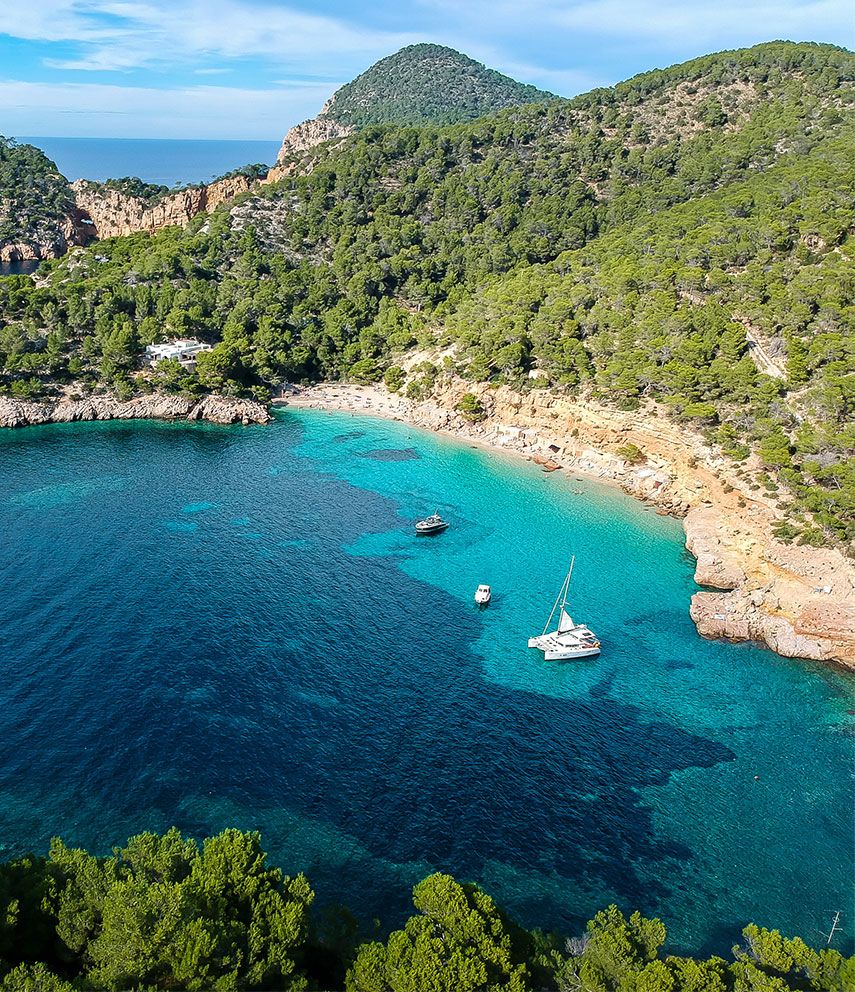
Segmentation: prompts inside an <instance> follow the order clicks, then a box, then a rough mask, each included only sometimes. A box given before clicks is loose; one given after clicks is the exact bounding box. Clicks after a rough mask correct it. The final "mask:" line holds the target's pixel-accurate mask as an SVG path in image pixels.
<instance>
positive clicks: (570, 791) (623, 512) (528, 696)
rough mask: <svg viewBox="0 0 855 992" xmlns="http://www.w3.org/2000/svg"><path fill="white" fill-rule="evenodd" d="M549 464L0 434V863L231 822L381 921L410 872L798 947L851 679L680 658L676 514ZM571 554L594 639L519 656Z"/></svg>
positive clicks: (363, 427)
mask: <svg viewBox="0 0 855 992" xmlns="http://www.w3.org/2000/svg"><path fill="white" fill-rule="evenodd" d="M556 475H557V474H556ZM556 475H547V474H544V473H543V472H541V471H540V470H539V469H538V468H537V467H536V466H533V465H531V464H528V463H525V462H522V461H520V460H517V459H512V458H504V457H502V456H497V455H493V454H489V453H486V452H484V451H482V450H473V449H470V448H469V447H467V446H466V445H463V444H457V443H453V442H449V441H444V440H439V439H437V438H436V437H434V436H432V435H429V434H426V433H423V432H419V431H416V430H411V429H409V428H407V427H405V426H403V425H400V424H397V423H389V422H382V421H376V420H372V419H369V418H359V417H350V416H348V415H342V414H338V415H336V414H323V413H316V412H309V411H304V412H287V413H284V414H281V415H280V416H279V419H278V420H277V422H276V424H274V425H273V426H272V427H268V428H265V427H259V428H243V429H241V428H220V427H214V426H211V425H167V424H142V423H136V424H133V423H132V424H84V425H57V426H51V427H45V428H31V429H28V430H26V431H19V432H14V433H13V432H9V433H6V434H4V435H3V436H2V437H0V493H2V496H0V526H2V531H3V534H4V535H5V537H6V540H5V541H4V542H3V544H2V545H0V577H2V581H3V589H4V595H3V597H2V599H0V657H2V658H3V659H4V666H5V669H6V670H5V673H4V678H3V679H2V682H0V739H2V740H3V742H4V743H5V747H4V749H3V752H2V755H1V756H0V843H2V844H4V845H5V848H4V852H3V853H4V854H5V855H6V856H8V855H10V854H13V853H17V852H20V851H22V850H25V849H28V848H35V849H36V850H44V849H45V848H46V846H47V844H48V841H49V838H50V837H51V836H52V835H54V834H61V835H62V836H63V837H64V838H65V839H66V840H67V841H69V842H74V843H80V844H83V845H86V846H89V847H91V848H94V849H98V850H101V851H107V850H109V848H110V847H111V846H112V845H113V844H115V843H119V842H121V841H123V840H124V839H125V838H126V837H127V836H128V835H129V834H130V833H133V832H136V831H139V830H141V829H144V828H152V829H163V828H166V827H168V826H169V825H171V824H173V823H176V824H178V825H179V826H180V827H182V828H183V829H184V830H186V831H189V832H192V833H195V834H199V835H204V834H207V833H210V832H212V831H215V830H218V829H221V828H222V827H224V826H227V825H236V826H240V827H244V828H258V829H260V830H261V831H262V833H263V836H264V840H265V842H266V846H267V848H268V850H269V851H270V852H271V855H272V857H273V859H274V860H275V861H277V862H278V863H279V864H281V865H282V866H283V867H284V868H286V870H289V871H296V870H298V869H301V870H305V871H307V872H308V874H309V876H310V878H311V880H312V882H313V884H314V886H315V888H316V889H317V891H318V893H319V898H320V899H321V900H324V901H325V900H332V899H335V898H341V899H342V900H343V901H345V902H347V903H348V904H349V905H351V906H352V907H353V908H354V909H356V910H357V911H358V912H359V913H360V915H362V916H363V917H364V918H365V919H370V918H371V917H372V916H380V917H382V919H383V921H384V923H386V924H393V923H397V922H399V921H400V919H401V918H402V916H403V914H404V913H405V911H406V908H407V906H408V889H409V887H410V886H411V885H412V884H413V882H414V881H416V880H417V879H419V878H420V877H422V876H423V875H424V874H426V873H427V872H428V871H430V870H431V869H434V868H442V869H444V870H448V871H452V872H454V873H455V874H457V875H458V876H459V877H462V878H468V879H474V880H477V881H479V882H481V883H482V884H483V885H485V886H486V887H487V888H488V889H489V890H490V891H491V892H492V893H493V894H494V895H495V896H496V898H497V899H498V900H499V901H500V902H501V903H503V904H504V905H505V906H506V907H507V908H508V909H509V910H511V911H512V912H514V913H515V914H516V915H518V916H519V917H520V918H521V919H522V920H523V921H524V922H526V923H529V924H539V925H544V926H558V927H562V928H564V929H565V930H566V931H567V932H572V931H575V930H577V929H578V928H579V927H580V926H581V924H582V922H583V921H584V919H586V918H587V917H588V916H589V915H591V914H592V913H593V912H594V911H595V910H596V909H597V908H600V907H602V906H604V905H605V904H607V903H608V902H609V901H617V902H618V903H619V904H620V905H622V906H623V907H625V908H628V909H629V908H640V909H642V910H643V911H645V912H647V913H656V914H659V915H661V916H662V917H663V918H664V920H665V922H666V923H667V925H668V927H669V932H670V934H671V940H672V945H673V946H676V947H687V948H692V949H694V950H710V949H715V950H718V951H726V950H727V949H728V948H729V946H730V944H731V943H732V941H733V940H734V938H735V936H736V934H737V933H738V930H739V928H740V927H741V926H742V925H743V924H744V923H745V922H747V921H749V920H755V921H756V922H758V923H761V924H764V925H767V926H777V927H780V928H782V929H783V930H785V931H788V932H798V933H801V934H803V935H804V936H805V937H806V938H808V939H809V940H815V939H816V931H817V930H819V929H821V928H822V927H824V926H825V925H826V924H827V923H828V921H829V918H830V917H829V910H834V909H837V908H841V909H843V911H844V913H845V914H847V910H848V911H849V912H850V913H851V911H852V910H851V890H850V879H851V877H852V871H853V852H852V845H851V837H852V827H853V819H852V813H851V798H852V774H851V773H852V756H853V746H852V745H853V739H854V738H853V736H852V734H853V732H854V731H855V719H853V717H852V715H850V714H848V713H847V710H851V709H853V708H855V703H853V693H852V682H851V680H849V679H847V678H846V677H844V676H842V675H840V674H838V673H836V672H834V671H832V670H830V669H827V668H824V667H822V666H815V665H810V664H805V663H800V662H795V661H788V660H786V659H782V658H778V657H776V656H775V655H773V654H771V653H770V652H767V651H762V650H760V649H758V648H755V647H752V646H746V645H741V646H734V645H726V644H717V643H710V642H705V641H702V640H701V639H699V638H698V637H697V636H696V634H695V631H694V627H693V625H692V624H691V621H690V620H689V618H688V613H687V605H688V599H689V596H690V595H691V593H692V591H693V590H694V588H695V587H694V584H693V582H692V578H691V576H692V563H691V561H690V559H689V558H688V556H687V554H686V552H685V550H684V548H683V546H682V540H681V529H680V526H679V523H678V522H676V521H673V520H670V519H667V518H662V517H658V516H656V515H655V514H654V513H651V512H649V511H647V510H645V509H644V508H643V507H642V506H641V505H640V504H638V503H636V502H635V501H633V500H631V499H630V498H628V497H625V496H624V495H623V494H621V493H619V492H616V491H614V490H612V489H609V488H605V487H603V486H600V485H597V484H595V483H592V482H589V481H585V480H582V481H573V482H572V483H570V484H569V485H568V484H567V483H566V481H565V480H562V479H561V478H559V477H556ZM573 490H578V491H580V492H579V494H574V492H573ZM434 509H438V510H439V511H440V513H442V514H443V515H444V516H446V517H447V518H448V519H449V520H450V521H451V523H452V527H451V528H450V529H449V530H448V531H447V532H446V533H444V534H443V535H441V536H439V537H437V538H433V539H417V538H416V537H415V536H414V535H413V533H412V521H413V520H414V518H416V517H418V516H421V515H424V514H426V513H429V512H432V511H433V510H434ZM571 551H572V552H575V553H576V555H577V556H578V558H577V567H576V572H575V573H574V584H573V612H574V615H577V616H578V617H579V619H581V620H584V621H586V622H589V623H590V624H591V626H592V627H593V628H594V629H595V630H596V631H597V633H598V634H599V635H600V637H601V639H602V641H603V643H604V645H605V650H604V653H603V655H602V656H601V657H600V658H599V659H596V660H588V661H582V662H574V663H568V664H563V665H561V664H558V665H556V664H554V663H552V664H549V663H545V662H544V661H542V659H541V656H540V655H539V654H536V653H534V652H530V651H528V650H527V649H526V647H525V642H526V638H527V637H528V636H529V635H530V634H531V633H532V632H533V631H537V630H539V629H540V627H541V626H542V624H543V621H544V620H545V614H546V613H548V611H549V608H550V607H551V605H552V599H553V597H554V595H555V593H556V592H557V589H558V587H559V586H560V584H561V580H562V578H563V574H564V571H565V569H566V564H567V559H568V556H569V554H570V553H571ZM480 582H489V583H490V584H491V585H492V586H493V590H494V599H493V603H492V604H491V606H490V607H489V609H487V610H483V611H479V610H478V609H477V608H476V607H475V605H474V603H473V602H472V595H473V593H474V590H475V587H476V586H477V585H478V584H479V583H480ZM755 776H759V779H755ZM851 918H852V917H851V916H850V920H851ZM850 929H851V928H850Z"/></svg>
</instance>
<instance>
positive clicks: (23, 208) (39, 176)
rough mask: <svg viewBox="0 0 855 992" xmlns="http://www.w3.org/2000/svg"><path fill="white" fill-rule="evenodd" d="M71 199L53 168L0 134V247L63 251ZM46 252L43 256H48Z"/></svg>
mask: <svg viewBox="0 0 855 992" xmlns="http://www.w3.org/2000/svg"><path fill="white" fill-rule="evenodd" d="M73 207H74V197H73V195H72V192H71V190H70V188H69V186H68V182H67V181H66V179H65V178H64V177H63V176H61V175H60V173H59V170H58V169H57V167H56V165H55V164H54V163H53V162H52V161H51V160H50V159H49V158H48V157H47V156H46V155H45V154H44V152H42V151H40V149H38V148H35V147H34V146H33V145H20V144H18V143H17V142H15V141H12V140H10V139H8V138H4V137H2V135H0V248H2V247H3V246H4V245H7V244H12V245H16V246H19V247H30V248H32V249H33V250H34V252H35V257H37V258H38V257H40V256H41V254H42V251H43V249H44V248H45V247H47V248H48V249H53V247H54V246H57V247H58V250H59V251H64V250H65V248H66V239H67V236H68V234H69V233H70V225H71V224H72V215H73ZM51 253H52V251H50V250H49V251H48V252H47V254H51Z"/></svg>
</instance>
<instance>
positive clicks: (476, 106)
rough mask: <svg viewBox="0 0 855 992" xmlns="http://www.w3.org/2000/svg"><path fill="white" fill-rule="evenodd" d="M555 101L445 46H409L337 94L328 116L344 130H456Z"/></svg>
mask: <svg viewBox="0 0 855 992" xmlns="http://www.w3.org/2000/svg"><path fill="white" fill-rule="evenodd" d="M551 99H555V98H554V97H553V95H552V94H551V93H545V92H544V91H543V90H539V89H537V87H535V86H526V85H525V84H524V83H518V82H517V81H516V80H515V79H510V78H509V77H508V76H503V75H502V73H500V72H496V70H495V69H488V68H486V67H485V66H483V65H481V63H480V62H475V61H474V60H473V59H470V58H469V57H468V56H466V55H462V54H461V53H460V52H456V51H454V49H453V48H446V47H444V46H443V45H424V44H423V45H409V46H408V47H407V48H402V49H401V51H399V52H396V53H395V54H394V55H389V56H388V57H387V58H385V59H381V60H380V61H379V62H377V63H375V64H374V65H373V66H371V68H370V69H366V71H365V72H363V73H362V74H361V75H359V76H357V77H356V79H354V80H353V81H352V82H350V83H347V84H345V85H344V86H342V87H341V89H339V90H337V91H336V93H335V96H334V97H333V99H332V100H331V101H330V104H329V106H328V108H327V109H326V110H325V115H326V116H327V117H330V118H332V119H333V120H336V121H339V122H340V123H341V124H352V125H355V126H356V127H364V126H365V125H367V124H456V123H457V122H458V121H468V120H475V118H477V117H483V116H485V114H490V113H492V112H493V111H496V110H503V109H504V108H505V107H513V106H516V105H517V104H521V103H534V102H536V101H542V100H551Z"/></svg>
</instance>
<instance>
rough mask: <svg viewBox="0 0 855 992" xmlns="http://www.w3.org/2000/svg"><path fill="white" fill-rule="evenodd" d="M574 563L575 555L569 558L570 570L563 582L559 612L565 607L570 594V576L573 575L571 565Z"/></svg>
mask: <svg viewBox="0 0 855 992" xmlns="http://www.w3.org/2000/svg"><path fill="white" fill-rule="evenodd" d="M575 563H576V555H573V556H572V557H571V558H570V568H569V569H568V571H567V578H566V579H565V580H564V598H563V599H562V600H561V610H562V611H563V610H564V609H565V608H566V606H567V596H568V594H569V592H570V576H571V575H572V574H573V565H574V564H575Z"/></svg>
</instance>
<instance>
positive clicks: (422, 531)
mask: <svg viewBox="0 0 855 992" xmlns="http://www.w3.org/2000/svg"><path fill="white" fill-rule="evenodd" d="M444 530H448V524H437V525H435V526H433V527H416V534H418V536H419V537H430V536H431V534H441V533H442V532H443V531H444Z"/></svg>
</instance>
